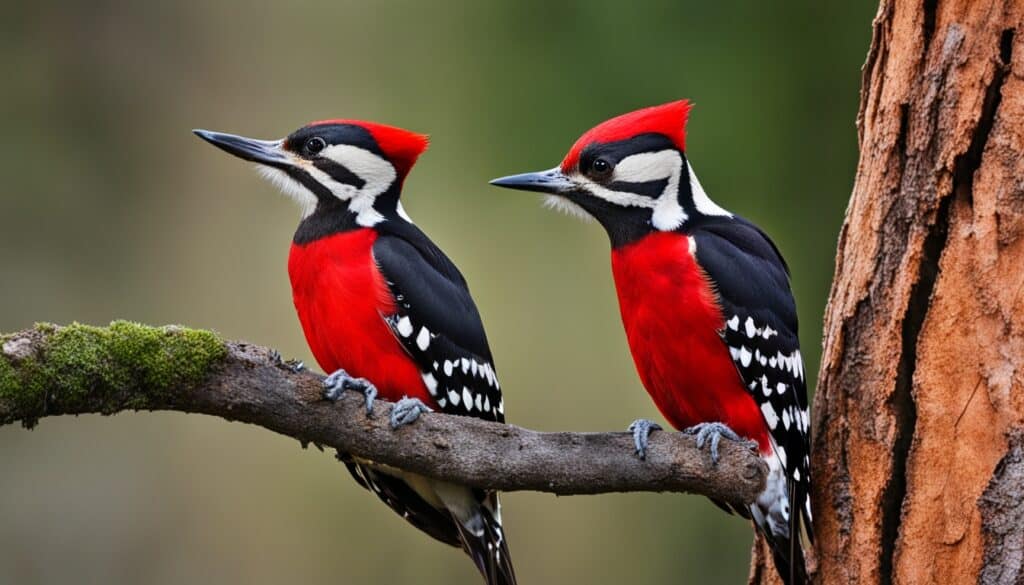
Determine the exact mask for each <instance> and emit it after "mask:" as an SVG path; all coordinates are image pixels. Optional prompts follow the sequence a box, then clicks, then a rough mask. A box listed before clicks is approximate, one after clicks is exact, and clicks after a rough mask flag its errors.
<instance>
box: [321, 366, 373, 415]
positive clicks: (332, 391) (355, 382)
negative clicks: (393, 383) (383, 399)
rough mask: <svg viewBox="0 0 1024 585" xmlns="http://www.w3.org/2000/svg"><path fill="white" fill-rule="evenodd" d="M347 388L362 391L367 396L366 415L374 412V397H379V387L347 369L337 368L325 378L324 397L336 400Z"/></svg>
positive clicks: (332, 400)
mask: <svg viewBox="0 0 1024 585" xmlns="http://www.w3.org/2000/svg"><path fill="white" fill-rule="evenodd" d="M346 390H355V391H356V392H362V394H363V396H365V397H366V415H367V416H369V415H371V414H373V399H374V398H376V397H377V387H376V386H374V385H373V384H372V383H370V381H369V380H367V379H366V378H353V377H352V376H349V375H348V372H346V371H345V370H337V371H336V372H334V373H333V374H331V375H330V376H327V377H326V378H324V391H323V394H322V395H323V397H324V398H325V399H327V400H330V401H331V402H336V401H337V400H338V399H339V398H341V395H342V394H344V393H345V391H346Z"/></svg>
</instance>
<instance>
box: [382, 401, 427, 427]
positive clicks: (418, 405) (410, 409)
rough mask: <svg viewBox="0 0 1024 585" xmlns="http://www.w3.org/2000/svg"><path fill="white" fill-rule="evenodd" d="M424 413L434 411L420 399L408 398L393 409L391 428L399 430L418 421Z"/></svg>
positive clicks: (397, 403) (396, 404)
mask: <svg viewBox="0 0 1024 585" xmlns="http://www.w3.org/2000/svg"><path fill="white" fill-rule="evenodd" d="M424 412H433V409H432V408H430V407H429V406H427V405H426V404H423V401H422V400H420V399H419V398H409V397H408V396H406V397H405V398H402V399H401V400H399V401H398V402H396V403H395V406H394V407H393V408H392V409H391V428H393V429H397V428H398V427H403V426H405V425H407V424H411V423H413V422H415V421H416V419H418V418H419V417H420V415H421V414H423V413H424Z"/></svg>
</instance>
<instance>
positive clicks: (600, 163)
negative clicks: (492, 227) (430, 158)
mask: <svg viewBox="0 0 1024 585" xmlns="http://www.w3.org/2000/svg"><path fill="white" fill-rule="evenodd" d="M689 112H690V103H689V102H688V101H686V100H679V101H675V102H670V103H667V104H663V105H660V106H654V107H650V108H644V109H642V110H637V111H635V112H630V113H628V114H623V115H621V116H618V117H616V118H612V119H611V120H608V121H606V122H603V123H601V124H599V125H597V126H595V127H594V128H591V129H590V130H588V131H587V132H586V133H584V134H583V136H581V137H580V138H579V139H578V140H577V141H576V143H575V144H573V146H572V148H570V149H569V152H568V154H566V156H565V158H564V159H562V162H561V164H559V165H558V166H557V167H555V168H553V169H549V170H546V171H540V172H535V173H523V174H519V175H511V176H508V177H502V178H500V179H495V180H493V181H491V184H492V185H496V186H499V187H507V188H510V189H520V190H524V191H537V192H541V193H546V194H547V201H546V203H547V204H548V205H550V206H551V207H555V208H558V209H562V210H564V211H568V212H570V213H573V214H575V215H580V216H583V217H593V218H594V219H596V220H597V221H598V222H600V223H601V225H603V226H604V228H605V229H606V230H607V231H608V234H609V236H610V237H611V238H612V242H613V244H621V243H627V242H629V241H633V240H636V239H638V238H639V237H642V236H643V235H644V234H646V233H650V232H651V231H673V230H676V229H679V228H681V227H682V226H683V225H684V224H685V223H686V222H687V221H690V220H692V219H694V218H695V217H698V216H701V215H730V214H729V212H727V211H725V210H724V209H722V208H720V207H718V206H717V205H716V204H714V203H713V202H711V200H710V199H708V197H707V195H706V194H705V193H704V190H703V189H702V188H701V187H700V183H699V182H698V181H697V178H696V176H694V174H693V171H692V170H691V169H690V166H689V164H688V163H687V160H686V155H685V147H686V119H687V116H688V114H689Z"/></svg>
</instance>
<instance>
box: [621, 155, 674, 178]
mask: <svg viewBox="0 0 1024 585" xmlns="http://www.w3.org/2000/svg"><path fill="white" fill-rule="evenodd" d="M682 164H683V160H682V159H681V158H680V157H679V153H678V152H676V151H674V150H659V151H657V152H641V153H638V154H633V155H630V156H627V157H626V158H624V159H622V160H621V161H619V164H617V165H615V172H614V174H613V175H612V178H613V180H615V181H624V182H627V183H647V182H650V181H661V180H663V179H670V178H671V177H672V176H673V175H677V174H679V169H680V168H681V167H682Z"/></svg>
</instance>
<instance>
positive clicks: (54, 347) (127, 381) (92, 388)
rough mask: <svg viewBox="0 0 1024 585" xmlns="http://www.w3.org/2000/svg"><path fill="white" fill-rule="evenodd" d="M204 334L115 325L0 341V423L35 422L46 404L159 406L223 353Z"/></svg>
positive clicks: (110, 408) (41, 329)
mask: <svg viewBox="0 0 1024 585" xmlns="http://www.w3.org/2000/svg"><path fill="white" fill-rule="evenodd" d="M227 353H228V351H227V346H226V345H225V344H224V342H223V341H222V340H221V339H220V338H219V337H217V335H216V334H214V333H212V332H209V331H202V330H197V329H188V328H185V327H176V326H168V327H149V326H146V325H140V324H138V323H131V322H128V321H115V322H114V323H111V324H110V326H109V327H93V326H89V325H82V324H78V323H75V324H72V325H69V326H67V327H56V326H54V325H50V324H46V323H41V324H38V325H36V327H35V328H34V329H32V330H29V331H25V332H22V333H18V334H15V335H6V336H4V337H2V338H0V405H3V408H2V409H0V424H6V423H10V422H12V420H13V419H12V417H14V418H20V419H21V421H22V422H23V423H24V424H25V425H26V426H32V425H33V424H35V422H36V419H37V418H38V417H39V416H42V415H45V414H47V413H48V411H49V409H50V408H51V407H58V408H59V409H60V410H61V411H64V412H84V411H90V412H99V413H103V414H112V413H114V412H117V411H119V410H125V409H131V410H140V409H146V408H155V407H158V406H159V405H160V404H162V402H163V401H164V400H165V399H166V396H165V394H166V393H167V392H171V391H173V390H175V389H179V388H183V387H192V386H195V385H197V384H199V383H200V382H202V381H203V379H205V378H206V376H207V375H208V374H209V373H210V371H211V370H212V368H213V366H214V365H216V364H218V363H219V362H220V361H221V360H223V359H224V358H225V357H226V356H227Z"/></svg>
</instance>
